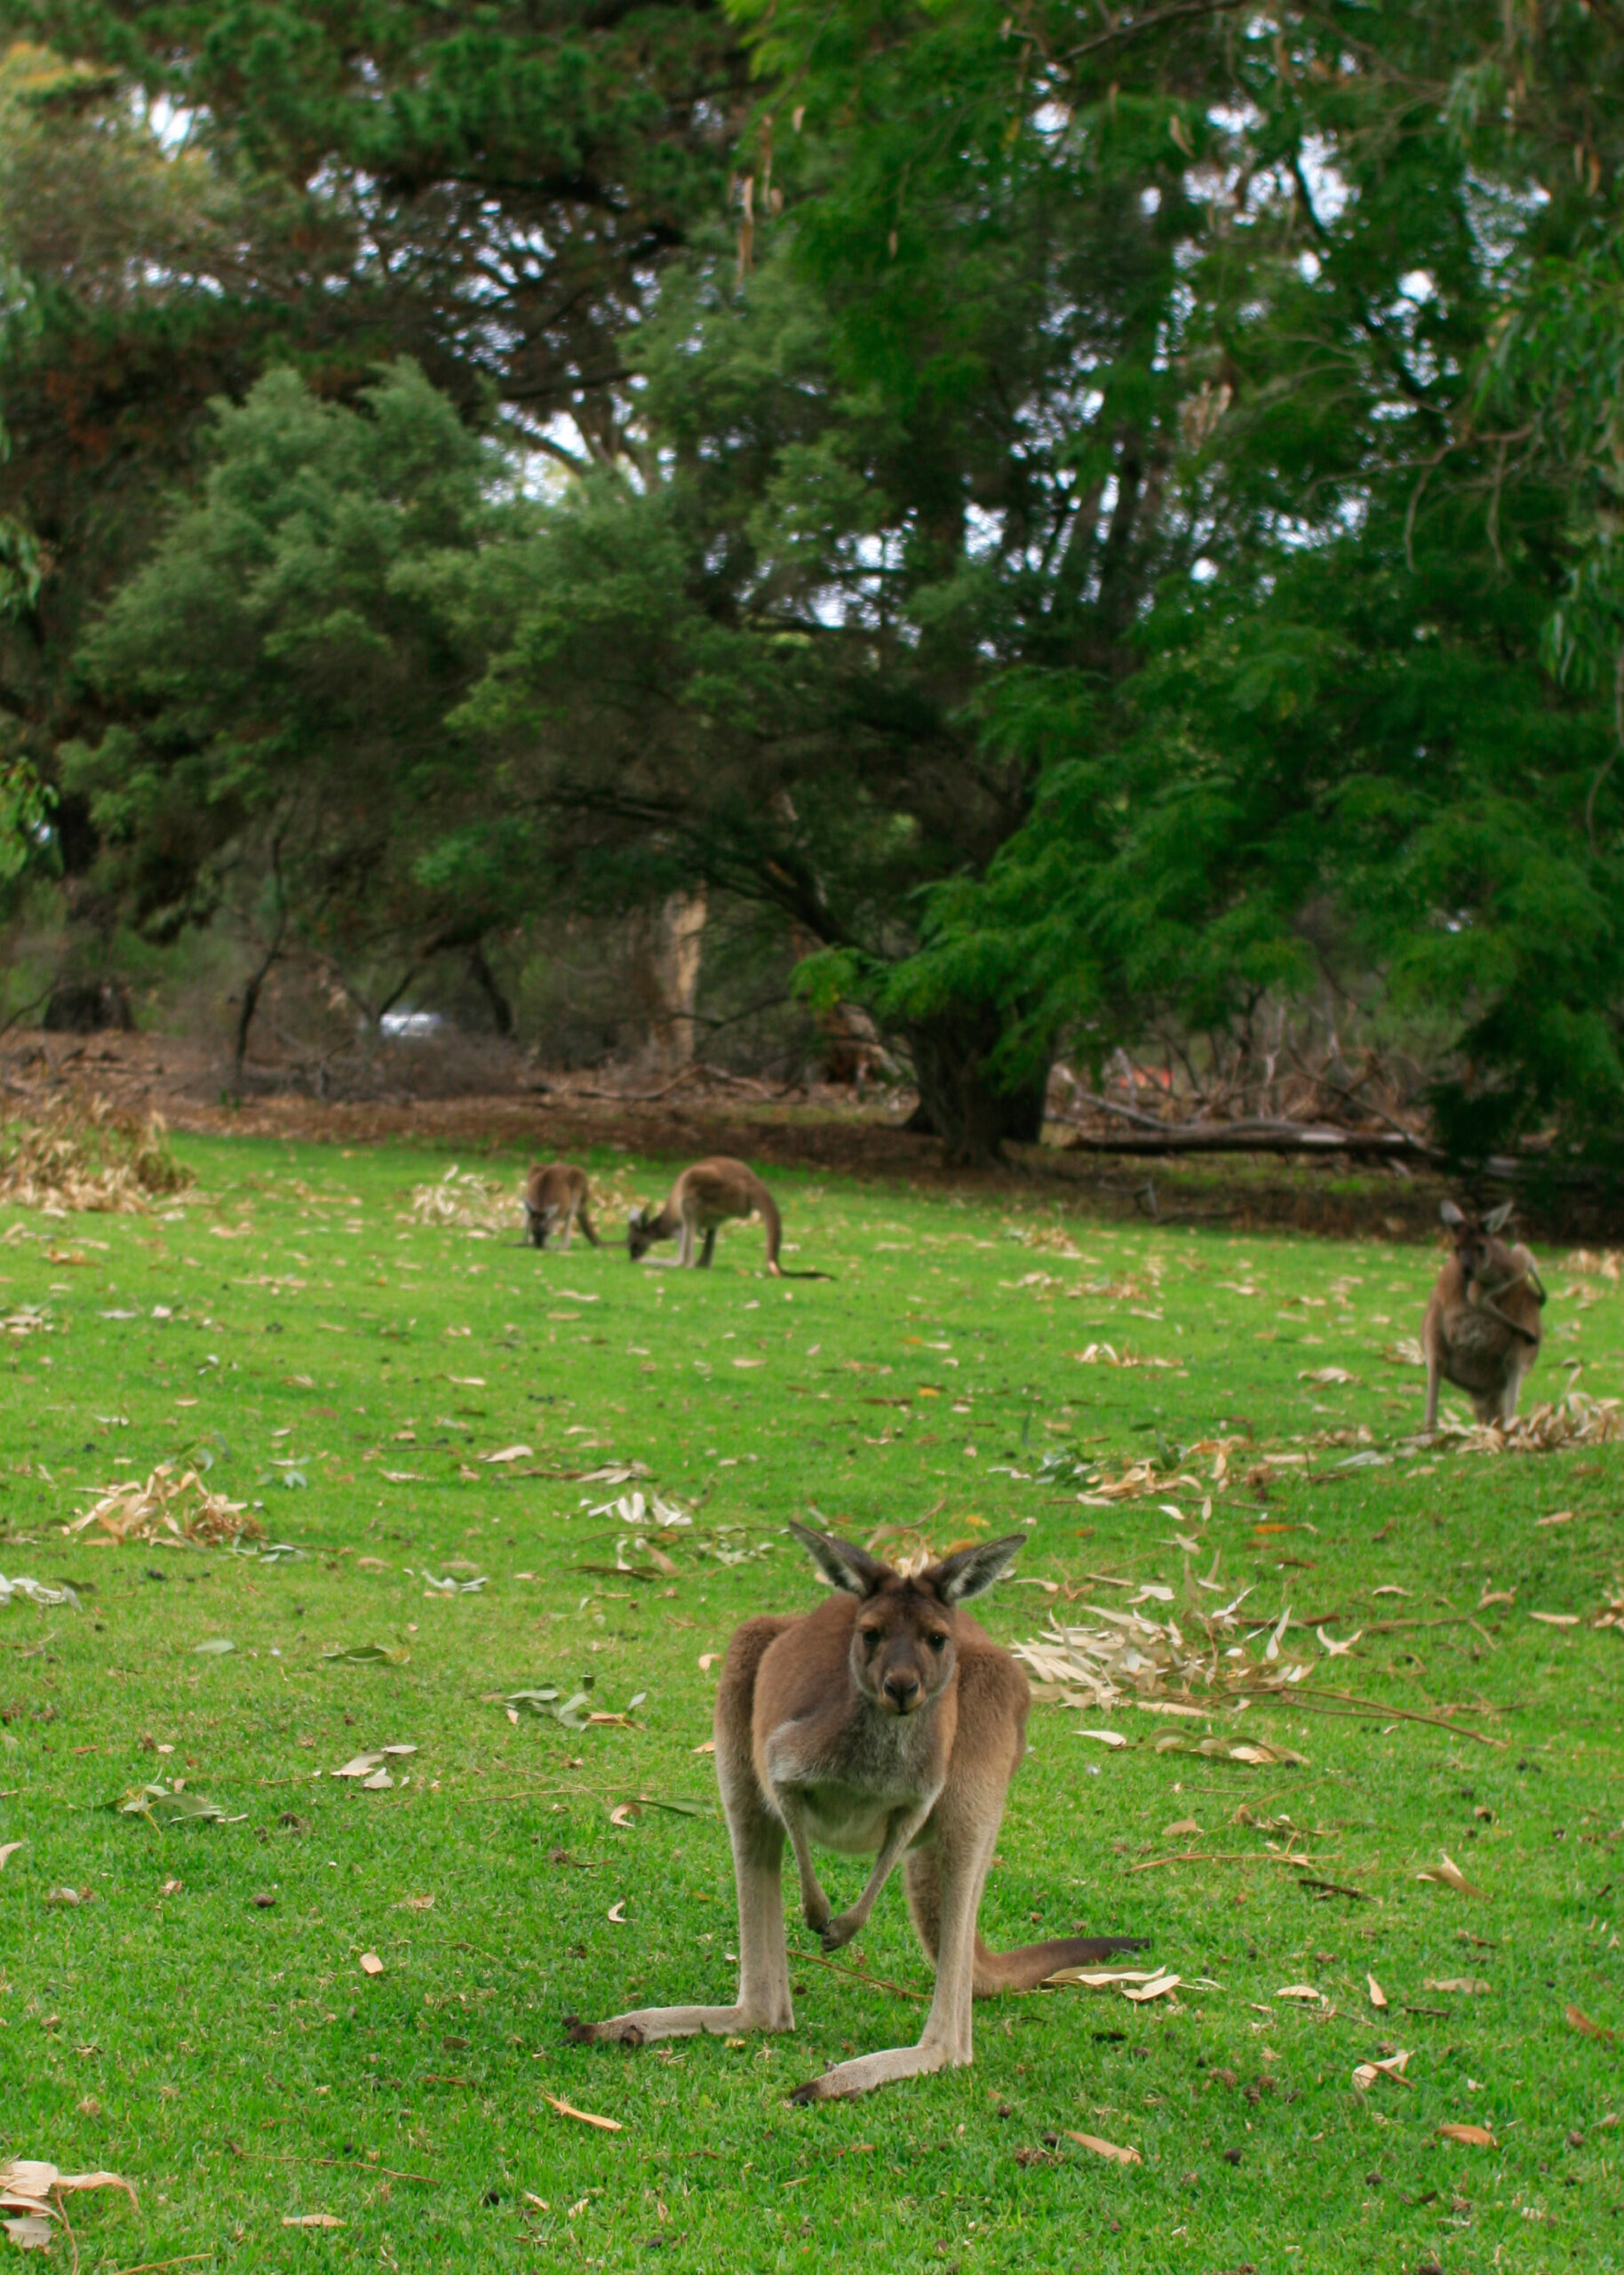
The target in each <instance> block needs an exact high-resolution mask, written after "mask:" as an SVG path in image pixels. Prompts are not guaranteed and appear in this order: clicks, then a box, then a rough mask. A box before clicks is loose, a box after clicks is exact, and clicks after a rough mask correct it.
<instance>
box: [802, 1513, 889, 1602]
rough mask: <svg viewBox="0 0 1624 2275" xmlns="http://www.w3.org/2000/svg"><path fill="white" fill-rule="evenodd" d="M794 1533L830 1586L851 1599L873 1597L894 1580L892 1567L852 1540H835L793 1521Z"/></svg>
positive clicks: (808, 1526)
mask: <svg viewBox="0 0 1624 2275" xmlns="http://www.w3.org/2000/svg"><path fill="white" fill-rule="evenodd" d="M790 1530H791V1531H792V1533H793V1534H794V1536H795V1537H796V1539H797V1540H798V1541H799V1542H800V1545H801V1546H802V1547H803V1548H804V1549H805V1550H806V1552H807V1554H808V1556H809V1557H810V1558H811V1559H812V1561H813V1562H814V1563H815V1564H816V1567H817V1569H818V1570H819V1571H820V1572H821V1573H822V1574H823V1576H824V1579H825V1580H827V1581H828V1582H829V1584H830V1585H831V1586H832V1587H836V1588H844V1589H845V1590H846V1592H847V1593H848V1595H854V1596H872V1594H873V1593H874V1591H875V1590H876V1589H877V1588H880V1587H882V1586H883V1585H885V1583H886V1581H888V1579H889V1578H890V1577H891V1568H890V1566H889V1565H888V1564H881V1563H880V1561H879V1560H878V1559H877V1558H875V1557H872V1556H870V1555H869V1554H868V1553H867V1552H866V1551H865V1550H864V1549H861V1548H854V1547H853V1546H852V1545H851V1543H850V1541H848V1540H831V1539H830V1537H829V1536H828V1534H827V1533H825V1532H814V1531H813V1529H812V1528H811V1526H810V1525H800V1524H797V1523H796V1521H795V1520H794V1518H793V1517H792V1518H791V1519H790Z"/></svg>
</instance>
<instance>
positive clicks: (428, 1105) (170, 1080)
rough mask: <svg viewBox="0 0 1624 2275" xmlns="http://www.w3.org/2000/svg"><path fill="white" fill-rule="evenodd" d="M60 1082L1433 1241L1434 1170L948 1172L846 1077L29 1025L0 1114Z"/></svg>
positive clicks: (446, 1133) (264, 1116) (1030, 1151)
mask: <svg viewBox="0 0 1624 2275" xmlns="http://www.w3.org/2000/svg"><path fill="white" fill-rule="evenodd" d="M72 1085H76V1086H79V1087H81V1088H84V1089H87V1090H93V1091H94V1092H95V1093H96V1094H97V1095H99V1096H100V1097H102V1098H106V1099H107V1101H108V1103H109V1104H110V1105H111V1106H114V1107H115V1108H116V1109H118V1110H119V1111H120V1112H131V1113H134V1112H139V1113H142V1114H145V1113H147V1112H149V1111H151V1110H153V1109H156V1110H157V1111H158V1112H159V1113H161V1114H163V1117H164V1119H165V1120H166V1121H167V1122H169V1124H170V1125H171V1128H172V1129H174V1130H180V1131H191V1132H195V1133H197V1134H200V1135H201V1134H207V1135H209V1136H212V1137H222V1136H237V1137H255V1138H288V1139H297V1140H299V1141H301V1142H312V1143H316V1144H326V1145H389V1144H394V1145H412V1146H414V1147H417V1148H419V1149H421V1150H424V1151H426V1152H443V1153H448V1154H449V1153H458V1154H460V1155H462V1156H463V1157H465V1158H466V1157H468V1156H469V1155H473V1156H475V1157H478V1156H482V1155H488V1154H504V1153H515V1154H519V1155H521V1156H524V1157H526V1158H530V1159H545V1158H546V1157H548V1156H550V1155H554V1154H568V1153H575V1152H579V1151H581V1150H582V1149H584V1148H585V1147H589V1146H593V1145H609V1146H617V1147H619V1148H621V1149H622V1150H623V1151H625V1152H628V1153H637V1154H639V1155H641V1156H643V1157H649V1158H653V1159H657V1160H659V1159H664V1160H669V1161H681V1160H684V1159H686V1160H689V1161H691V1160H694V1159H695V1158H697V1156H699V1155H702V1154H705V1153H736V1154H740V1155H742V1156H744V1158H745V1159H746V1160H749V1161H756V1162H760V1163H764V1164H768V1165H776V1166H779V1167H782V1168H794V1169H825V1170H828V1171H830V1172H831V1173H835V1174H839V1175H841V1176H846V1177H859V1178H871V1179H874V1180H877V1181H880V1182H883V1183H900V1184H906V1185H912V1186H913V1187H915V1188H918V1189H921V1190H929V1191H941V1192H953V1193H975V1194H978V1195H981V1196H983V1197H994V1196H996V1197H998V1198H1000V1199H1002V1200H1003V1201H1006V1202H1007V1204H1008V1205H1010V1206H1011V1207H1013V1208H1016V1209H1021V1210H1022V1211H1023V1212H1025V1211H1041V1210H1055V1211H1057V1212H1062V1213H1063V1212H1066V1211H1069V1210H1071V1209H1077V1210H1079V1211H1083V1212H1086V1213H1087V1214H1088V1215H1089V1216H1091V1217H1106V1218H1108V1219H1116V1220H1118V1221H1136V1222H1140V1223H1151V1222H1154V1223H1160V1224H1166V1225H1199V1224H1210V1225H1223V1226H1224V1227H1225V1228H1226V1229H1228V1230H1230V1231H1234V1232H1251V1231H1262V1230H1266V1229H1267V1230H1291V1231H1295V1232H1302V1233H1316V1234H1319V1235H1322V1236H1324V1237H1325V1238H1327V1239H1335V1240H1376V1241H1432V1240H1433V1239H1434V1238H1435V1237H1436V1235H1437V1211H1438V1203H1439V1201H1441V1200H1442V1199H1443V1197H1444V1195H1445V1193H1446V1192H1447V1191H1448V1190H1450V1187H1449V1186H1448V1185H1447V1184H1446V1182H1445V1180H1444V1179H1442V1178H1440V1177H1431V1176H1429V1175H1425V1174H1419V1173H1416V1174H1412V1173H1409V1172H1407V1171H1406V1170H1405V1169H1401V1168H1398V1167H1389V1166H1386V1165H1365V1166H1358V1167H1356V1166H1354V1165H1352V1164H1350V1163H1349V1162H1347V1161H1340V1160H1338V1159H1337V1158H1335V1157H1334V1156H1333V1157H1332V1158H1331V1159H1329V1160H1325V1161H1310V1162H1302V1163H1298V1162H1290V1163H1284V1162H1282V1161H1280V1160H1279V1159H1278V1157H1274V1156H1270V1155H1242V1156H1225V1157H1221V1158H1219V1159H1204V1160H1180V1159H1176V1158H1174V1159H1169V1160H1166V1161H1157V1162H1155V1163H1154V1164H1153V1165H1149V1166H1147V1165H1146V1164H1144V1163H1142V1162H1137V1161H1114V1160H1112V1159H1111V1158H1110V1157H1104V1158H1102V1157H1101V1156H1099V1155H1097V1154H1079V1153H1068V1152H1066V1151H1065V1140H1066V1138H1067V1137H1068V1136H1069V1134H1070V1133H1069V1131H1068V1130H1065V1129H1064V1128H1063V1126H1061V1125H1056V1126H1055V1130H1054V1133H1053V1135H1054V1138H1055V1142H1054V1143H1052V1144H1048V1143H1046V1144H1044V1145H1025V1146H1018V1147H1014V1148H1012V1149H1011V1158H1010V1159H1009V1161H1007V1163H1005V1164H1004V1165H1002V1166H1000V1167H997V1168H993V1169H959V1168H952V1167H950V1166H949V1165H948V1163H947V1162H946V1161H945V1160H944V1158H943V1147H942V1145H940V1143H939V1142H938V1141H937V1140H936V1139H935V1138H923V1137H919V1136H916V1135H915V1134H913V1133H912V1132H911V1131H909V1130H904V1128H902V1127H901V1122H902V1120H903V1119H904V1111H905V1109H904V1107H903V1106H898V1105H896V1104H893V1105H890V1106H887V1105H881V1104H875V1103H870V1104H867V1105H861V1106H860V1105H858V1104H857V1103H856V1101H855V1099H854V1098H853V1095H852V1092H851V1091H850V1090H849V1089H847V1088H843V1087H838V1086H835V1085H815V1086H813V1087H812V1088H811V1089H809V1090H800V1089H798V1090H793V1091H792V1092H790V1093H788V1094H785V1093H783V1092H781V1091H775V1090H773V1088H772V1087H771V1086H770V1085H768V1084H767V1083H765V1082H753V1081H752V1080H750V1079H749V1078H748V1077H744V1076H737V1075H720V1074H719V1075H716V1076H714V1077H712V1078H706V1077H705V1076H703V1075H700V1076H696V1077H695V1078H694V1080H693V1082H691V1083H689V1084H687V1085H684V1086H683V1087H681V1088H680V1089H673V1088H672V1087H671V1086H670V1085H666V1086H665V1090H664V1093H663V1094H662V1093H660V1092H658V1091H656V1092H654V1093H650V1092H649V1091H646V1090H640V1088H639V1087H638V1082H637V1078H636V1077H634V1076H630V1075H628V1076H627V1077H625V1080H624V1082H620V1081H617V1079H616V1078H614V1077H612V1076H609V1075H607V1074H604V1073H603V1072H602V1071H601V1070H594V1071H592V1072H590V1073H585V1074H574V1073H571V1074H547V1075H545V1077H538V1076H537V1074H535V1072H534V1070H533V1069H531V1068H529V1067H528V1066H525V1065H524V1064H523V1062H522V1061H521V1060H520V1059H519V1058H518V1057H517V1055H516V1054H515V1056H514V1058H513V1074H512V1081H511V1086H510V1087H507V1088H506V1089H500V1090H484V1091H480V1092H474V1093H469V1094H467V1095H465V1096H461V1097H451V1098H447V1097H411V1096H408V1095H404V1094H397V1095H393V1096H390V1095H386V1096H383V1097H379V1098H371V1099H366V1100H331V1099H323V1098H309V1097H304V1096H299V1095H295V1094H291V1093H287V1092H283V1093H282V1094H280V1095H275V1096H267V1095H263V1094H262V1095H259V1096H257V1097H249V1098H243V1099H241V1100H239V1101H236V1102H232V1101H230V1100H229V1099H227V1098H226V1097H225V1096H224V1095H223V1092H222V1076H221V1072H220V1066H219V1059H218V1058H217V1057H216V1056H215V1055H214V1054H213V1053H211V1051H210V1050H207V1049H206V1048H205V1047H203V1046H202V1045H199V1044H195V1043H191V1042H186V1041H184V1040H182V1039H180V1038H178V1037H174V1036H170V1035H143V1034H130V1035H123V1034H104V1035H99V1036H96V1037H93V1038H91V1039H89V1040H83V1039H79V1038H76V1037H72V1036H67V1035H57V1034H44V1033H43V1032H42V1033H30V1034H23V1035H18V1036H14V1037H13V1038H12V1046H11V1048H10V1050H8V1051H7V1053H6V1055H5V1058H4V1060H0V1090H3V1094H4V1114H5V1116H6V1117H7V1118H8V1119H10V1118H16V1117H19V1116H25V1115H37V1114H41V1113H42V1112H43V1111H44V1110H45V1109H46V1108H47V1107H48V1106H49V1105H50V1104H51V1102H52V1100H53V1099H55V1098H60V1096H61V1095H62V1094H63V1092H64V1091H65V1090H67V1089H68V1087H69V1086H72ZM908 1103H910V1104H911V1103H912V1101H909V1102H908ZM1521 1222H1522V1225H1523V1227H1524V1230H1525V1231H1526V1233H1528V1235H1529V1236H1530V1237H1531V1238H1532V1239H1534V1240H1536V1241H1539V1240H1545V1241H1550V1240H1556V1239H1563V1240H1578V1239H1612V1238H1616V1237H1617V1236H1618V1234H1619V1233H1620V1229H1621V1228H1620V1224H1619V1222H1618V1211H1617V1209H1607V1208H1604V1207H1602V1206H1600V1205H1598V1204H1595V1203H1588V1202H1585V1201H1574V1202H1573V1203H1572V1211H1571V1213H1567V1212H1564V1215H1563V1216H1562V1217H1561V1218H1560V1219H1556V1218H1555V1217H1548V1216H1547V1215H1546V1214H1545V1213H1544V1212H1541V1211H1538V1210H1530V1211H1528V1212H1525V1213H1524V1216H1523V1217H1522V1219H1521Z"/></svg>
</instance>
